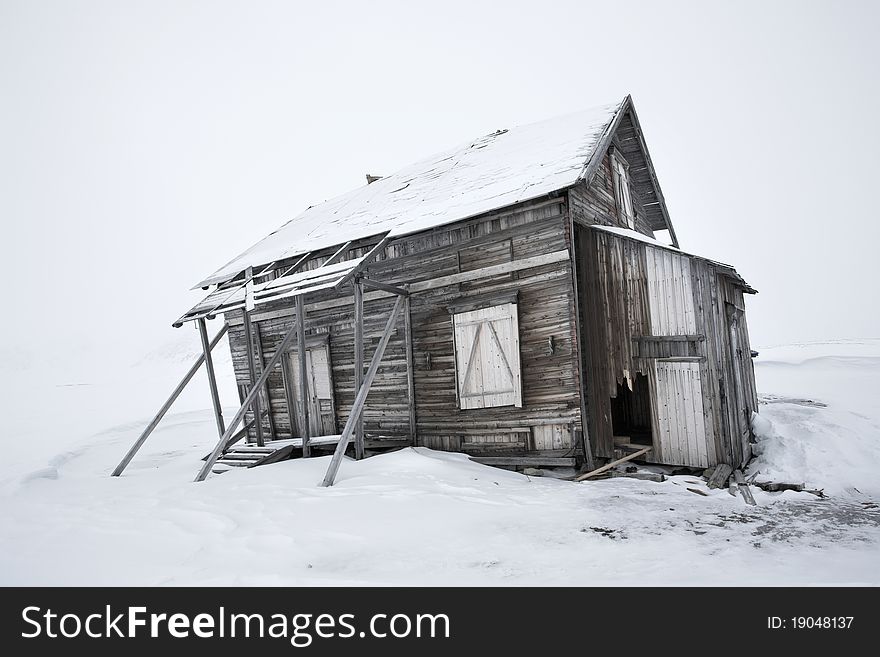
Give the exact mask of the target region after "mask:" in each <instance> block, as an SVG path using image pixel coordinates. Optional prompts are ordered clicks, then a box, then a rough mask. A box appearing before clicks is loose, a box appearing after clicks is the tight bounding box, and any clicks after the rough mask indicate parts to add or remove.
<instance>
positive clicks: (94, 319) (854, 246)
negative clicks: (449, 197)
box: [0, 0, 880, 362]
mask: <svg viewBox="0 0 880 657" xmlns="http://www.w3.org/2000/svg"><path fill="white" fill-rule="evenodd" d="M878 6H880V3H872V2H804V1H798V2H758V3H752V2H735V3H734V2H728V3H713V2H693V3H687V2H656V1H655V2H645V3H636V2H631V3H623V2H607V1H606V2H598V3H595V2H582V1H581V2H553V1H549V0H543V1H542V2H527V3H516V2H505V3H501V2H477V1H475V0H468V1H466V2H456V1H453V0H446V1H444V2H442V3H417V2H400V3H389V2H382V1H380V0H369V1H366V2H346V3H340V2H321V3H309V4H308V5H307V4H306V3H295V2H265V1H263V2H219V1H212V2H207V1H205V2H165V1H157V0H152V1H150V2H121V1H107V2H88V1H80V2H46V1H40V0H26V1H9V0H0V89H2V96H0V218H2V222H3V239H2V244H3V261H4V278H5V282H6V287H5V295H4V296H5V303H4V308H5V310H4V312H3V316H4V319H5V321H3V322H2V323H0V345H2V346H0V356H2V357H3V358H4V359H6V360H7V361H12V360H15V359H18V360H21V361H23V362H26V361H27V360H28V359H31V358H40V357H42V358H52V359H55V358H57V359H63V358H64V357H65V356H64V355H63V354H65V353H68V354H69V353H71V348H73V350H74V353H76V354H79V355H88V354H95V355H98V356H99V357H101V358H120V359H130V360H131V361H134V360H137V358H138V357H139V355H140V354H141V353H142V352H143V351H145V350H149V349H150V348H152V346H153V345H155V344H158V343H161V342H164V341H167V340H170V339H175V338H177V337H178V336H179V333H175V332H174V331H175V329H172V328H171V327H170V324H171V322H172V321H173V320H174V319H176V318H177V316H179V315H180V314H181V312H182V311H183V310H185V309H186V308H187V307H188V305H189V304H190V302H191V301H192V300H193V293H190V292H188V291H187V290H188V288H189V287H190V285H192V284H193V283H195V282H196V281H197V280H199V279H200V278H201V277H203V276H205V275H206V274H208V273H210V272H212V271H213V270H214V269H216V268H217V267H218V266H219V265H221V264H223V263H224V262H226V261H227V260H229V259H230V258H232V257H233V256H235V255H237V254H238V253H239V252H240V251H242V250H244V249H245V248H246V247H247V246H249V245H250V244H251V243H253V242H254V241H256V240H257V239H259V238H261V237H263V236H264V235H266V234H267V233H268V232H270V231H272V230H274V229H275V228H277V227H278V226H279V225H280V224H282V223H283V222H284V221H286V220H287V219H289V218H290V217H292V216H294V215H295V214H297V213H299V212H300V211H301V210H303V209H304V208H305V207H306V206H308V205H310V204H314V203H317V202H320V201H321V200H323V199H326V198H329V197H331V196H334V195H336V194H339V193H341V192H344V191H347V190H349V189H351V188H353V187H355V186H358V185H361V184H363V183H364V174H365V173H367V172H370V173H376V174H382V173H389V172H391V171H394V170H395V169H397V168H400V167H401V166H403V165H406V164H408V163H410V162H411V161H414V160H416V159H419V158H421V157H423V156H425V155H429V154H431V153H433V152H435V151H438V150H442V149H444V148H447V147H449V146H454V145H456V144H458V143H460V142H461V141H464V140H467V139H469V138H471V137H475V136H478V135H481V134H484V133H487V132H490V131H493V130H495V129H498V128H503V127H509V126H511V125H515V124H520V123H528V122H531V121H535V120H540V119H543V118H547V117H550V116H554V115H557V114H562V113H565V112H569V111H574V110H578V109H582V108H586V107H591V106H593V105H597V104H602V103H607V102H614V101H616V100H618V99H619V98H620V97H622V96H623V95H624V94H626V93H632V94H633V96H634V99H635V103H636V107H637V109H638V111H639V116H640V119H641V121H642V126H643V128H644V130H645V136H646V140H647V142H648V146H649V148H650V150H651V154H652V157H653V159H654V163H655V165H656V168H657V172H658V175H659V178H660V182H661V185H662V187H663V190H664V193H665V195H666V198H667V202H668V205H669V209H670V212H671V214H672V218H673V221H674V223H675V226H676V229H677V232H678V235H679V239H680V241H681V244H682V247H683V248H685V249H686V250H690V251H695V252H697V253H704V254H706V255H709V256H713V257H715V258H717V259H720V260H723V261H725V262H729V263H732V264H734V265H735V266H736V267H737V268H738V269H739V271H740V272H741V273H742V274H743V275H744V276H745V277H746V279H747V280H748V281H749V282H750V283H751V284H752V285H754V286H755V287H756V288H758V289H759V290H760V291H761V294H759V295H758V296H757V297H752V298H750V299H749V307H748V311H749V312H748V320H749V324H750V327H751V331H752V342H753V344H756V345H767V344H774V343H779V342H788V341H794V340H812V339H824V338H843V337H867V336H877V335H880V331H878V315H880V312H878V310H877V308H876V304H875V301H876V299H877V294H876V293H875V290H874V288H875V284H874V280H873V279H874V269H875V264H874V263H875V259H876V254H877V246H876V243H877V240H878V237H880V235H878V227H877V223H878V222H877V219H878V217H877V214H878V213H877V210H876V207H877V206H876V203H875V199H874V196H875V189H876V187H877V185H876V181H877V180H878V179H880V175H878V174H880V165H878V153H880V131H878V127H877V122H876V117H877V116H878V114H880V93H878V76H877V65H878V54H880V52H878V50H880V49H878V46H877V39H876V35H875V33H874V32H875V30H876V26H877V22H878V18H880V11H878ZM180 330H182V331H191V330H192V329H191V328H184V329H180ZM193 338H195V335H193ZM44 348H45V349H46V351H45V355H44V356H39V352H40V350H42V349H44Z"/></svg>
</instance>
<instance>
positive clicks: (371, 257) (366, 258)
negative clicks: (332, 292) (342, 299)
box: [334, 237, 390, 290]
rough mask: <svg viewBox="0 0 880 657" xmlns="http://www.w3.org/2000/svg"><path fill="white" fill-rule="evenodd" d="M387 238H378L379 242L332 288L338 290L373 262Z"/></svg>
mask: <svg viewBox="0 0 880 657" xmlns="http://www.w3.org/2000/svg"><path fill="white" fill-rule="evenodd" d="M389 239H390V238H388V237H383V238H382V239H381V240H379V243H378V244H377V245H376V246H374V247H373V248H372V249H370V250H369V252H368V253H367V254H366V255H365V256H364V257H363V258H361V261H360V262H359V263H358V264H357V265H356V266H355V268H354V269H352V270H351V271H350V272H349V273H348V274H346V275H345V276H344V277H343V279H342V280H341V281H339V282H338V283H337V284H336V285H335V287H334V289H336V290H338V289H339V288H340V287H342V286H343V285H345V284H346V283H348V282H349V281H351V280H354V278H355V276H357V275H358V274H360V273H361V272H362V271H363V269H364V267H366V266H367V265H368V264H370V263H371V262H373V260H375V259H376V256H378V255H379V254H380V253H382V250H383V249H384V248H385V245H386V244H387V243H388V240H389Z"/></svg>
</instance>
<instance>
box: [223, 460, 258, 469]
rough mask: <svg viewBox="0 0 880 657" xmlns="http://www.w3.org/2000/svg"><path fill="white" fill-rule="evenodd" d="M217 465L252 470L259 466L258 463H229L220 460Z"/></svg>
mask: <svg viewBox="0 0 880 657" xmlns="http://www.w3.org/2000/svg"><path fill="white" fill-rule="evenodd" d="M217 463H219V464H221V465H228V466H230V467H233V468H250V467H252V466H254V465H256V464H257V461H227V460H226V459H220V460H219V461H217Z"/></svg>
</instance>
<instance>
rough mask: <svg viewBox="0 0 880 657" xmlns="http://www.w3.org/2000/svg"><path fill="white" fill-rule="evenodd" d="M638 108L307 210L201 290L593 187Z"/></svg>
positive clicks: (453, 155) (494, 146)
mask: <svg viewBox="0 0 880 657" xmlns="http://www.w3.org/2000/svg"><path fill="white" fill-rule="evenodd" d="M631 108H632V100H631V99H630V97H629V96H627V97H626V98H624V99H623V100H622V101H621V102H619V103H617V104H614V105H605V106H602V107H597V108H594V109H590V110H585V111H581V112H576V113H573V114H568V115H565V116H561V117H557V118H554V119H549V120H545V121H541V122H539V123H533V124H530V125H525V126H520V127H516V128H512V129H510V130H499V131H497V132H495V133H492V134H489V135H485V136H483V137H479V138H477V139H474V140H472V141H469V142H467V143H465V144H462V145H460V146H458V147H456V148H453V149H451V150H448V151H445V152H443V153H438V154H436V155H433V156H431V157H428V158H425V159H424V160H421V161H420V162H416V163H415V164H411V165H410V166H408V167H405V168H403V169H401V170H400V171H398V172H397V173H394V174H392V175H390V176H386V177H384V178H381V179H379V180H377V181H375V182H373V183H371V184H368V185H365V186H363V187H359V188H358V189H355V190H353V191H351V192H348V193H347V194H343V195H342V196H337V197H336V198H333V199H330V200H328V201H325V202H323V203H321V204H319V205H314V206H312V207H310V208H308V209H307V210H306V211H305V212H303V213H301V214H299V215H298V216H296V217H294V218H293V219H291V220H290V221H288V222H287V223H286V224H284V225H283V226H281V227H280V228H279V229H278V230H276V231H275V232H273V233H271V234H270V235H269V236H267V237H266V238H264V239H262V240H260V241H259V242H257V243H256V244H254V245H253V246H252V247H250V248H249V249H248V250H247V251H245V252H244V253H242V254H241V255H239V256H238V257H236V258H234V259H233V260H231V261H230V262H228V263H227V264H225V265H224V266H223V267H221V268H220V269H218V270H217V271H215V272H214V273H213V274H211V275H210V276H208V277H207V278H205V279H204V280H203V281H201V282H200V283H198V284H197V285H196V287H204V286H207V285H211V284H214V283H220V282H223V281H226V280H229V279H230V278H232V277H234V276H236V275H237V274H239V273H241V272H242V271H243V270H245V269H246V268H247V267H249V266H253V267H258V266H260V265H265V264H266V263H270V262H278V261H281V260H284V259H286V258H292V257H296V256H298V255H301V254H304V253H308V252H310V251H316V250H319V249H324V248H328V247H331V246H334V245H337V244H340V243H342V242H345V241H348V240H359V239H364V238H369V237H373V236H378V235H382V236H384V235H387V236H389V237H397V236H402V235H408V234H412V233H417V232H420V231H423V230H426V229H430V228H434V227H437V226H442V225H444V224H449V223H453V222H456V221H460V220H462V219H467V218H470V217H474V216H477V215H480V214H483V213H486V212H491V211H493V210H498V209H500V208H504V207H507V206H509V205H513V204H515V203H520V202H523V201H528V200H532V199H536V198H539V197H541V196H544V195H546V194H549V193H552V192H555V191H558V190H561V189H565V188H567V187H571V186H572V185H575V184H577V183H579V182H580V181H582V180H589V178H591V177H592V174H593V172H594V171H595V168H596V166H598V163H599V161H600V160H601V155H602V154H603V153H604V152H605V149H606V148H607V146H608V143H609V140H610V138H611V135H612V134H613V132H614V130H615V129H616V127H617V125H618V124H619V122H620V119H621V118H622V117H623V115H624V114H626V112H627V111H628V110H630V109H631ZM652 173H653V172H652ZM661 199H662V197H661ZM664 210H665V208H664Z"/></svg>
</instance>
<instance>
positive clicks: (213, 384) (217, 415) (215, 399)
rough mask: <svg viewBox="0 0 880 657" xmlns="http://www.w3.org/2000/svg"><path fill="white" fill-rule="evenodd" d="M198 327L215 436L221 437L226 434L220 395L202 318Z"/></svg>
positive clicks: (206, 327)
mask: <svg viewBox="0 0 880 657" xmlns="http://www.w3.org/2000/svg"><path fill="white" fill-rule="evenodd" d="M198 325H199V337H201V339H202V353H203V354H204V356H205V371H207V373H208V387H209V388H210V389H211V402H212V403H213V405H214V419H215V420H216V421H217V435H218V436H222V435H223V434H224V433H226V426H225V425H224V424H223V407H222V406H220V393H219V392H218V390H217V377H216V376H215V374H214V359H213V358H212V357H211V345H210V343H209V342H208V325H207V324H206V322H205V318H204V317H201V318H199V321H198Z"/></svg>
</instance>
